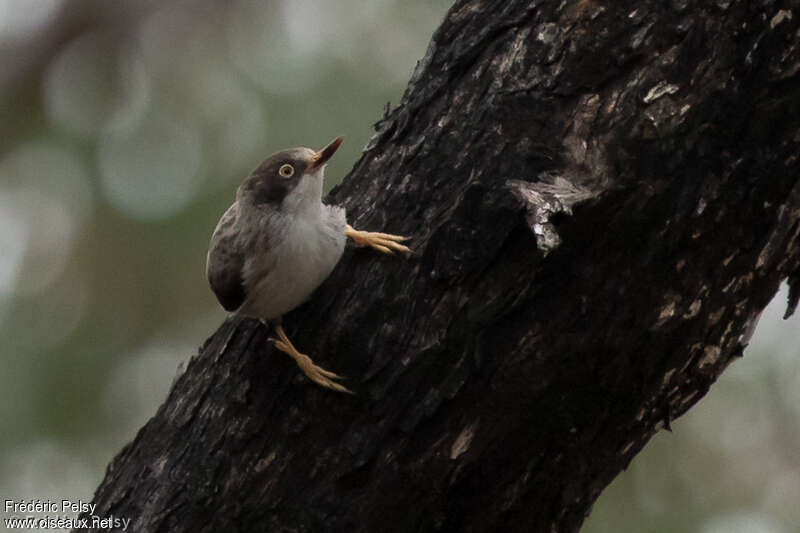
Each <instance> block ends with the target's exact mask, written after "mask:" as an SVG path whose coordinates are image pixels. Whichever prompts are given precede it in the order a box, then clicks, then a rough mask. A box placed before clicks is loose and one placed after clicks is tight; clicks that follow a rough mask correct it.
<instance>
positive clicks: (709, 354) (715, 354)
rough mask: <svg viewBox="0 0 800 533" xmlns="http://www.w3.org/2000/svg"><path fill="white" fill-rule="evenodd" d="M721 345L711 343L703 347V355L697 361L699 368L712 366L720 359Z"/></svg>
mask: <svg viewBox="0 0 800 533" xmlns="http://www.w3.org/2000/svg"><path fill="white" fill-rule="evenodd" d="M720 352H721V350H720V347H719V346H717V345H715V344H710V345H708V346H706V347H705V348H704V349H703V356H702V357H701V358H700V360H699V361H698V362H697V366H698V367H699V368H705V367H708V366H712V365H714V364H716V362H717V361H719V354H720Z"/></svg>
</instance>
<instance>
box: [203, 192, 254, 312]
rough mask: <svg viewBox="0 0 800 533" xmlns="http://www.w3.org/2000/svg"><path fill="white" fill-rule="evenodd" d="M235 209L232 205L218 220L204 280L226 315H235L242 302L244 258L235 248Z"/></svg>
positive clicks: (236, 210) (243, 292) (236, 216)
mask: <svg viewBox="0 0 800 533" xmlns="http://www.w3.org/2000/svg"><path fill="white" fill-rule="evenodd" d="M238 214H239V205H238V203H237V202H234V203H233V204H232V205H231V206H230V207H229V208H228V210H227V211H225V214H224V215H222V218H221V219H220V220H219V223H218V224H217V227H216V229H214V234H213V235H212V236H211V244H210V245H209V247H208V257H207V258H206V277H207V278H208V283H209V284H210V285H211V290H213V291H214V294H216V296H217V300H219V303H220V304H222V307H224V308H225V310H226V311H235V310H237V309H238V308H239V307H240V306H241V305H242V302H244V299H245V288H244V279H243V270H244V254H243V253H242V250H241V249H240V248H241V247H240V246H239V242H237V241H238V237H239V235H238V234H239V227H238V224H237V221H238Z"/></svg>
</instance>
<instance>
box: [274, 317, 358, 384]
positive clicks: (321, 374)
mask: <svg viewBox="0 0 800 533" xmlns="http://www.w3.org/2000/svg"><path fill="white" fill-rule="evenodd" d="M278 335H279V336H280V337H281V339H280V340H275V341H274V343H273V344H274V345H275V347H276V348H277V349H278V350H280V351H282V352H284V353H286V354H288V355H289V356H291V358H292V359H294V360H295V362H296V363H297V366H299V367H300V370H302V371H303V373H304V374H305V375H306V376H308V379H310V380H311V381H313V382H314V383H316V384H318V385H321V386H323V387H325V388H328V389H333V390H335V391H339V392H346V393H348V394H353V392H352V391H351V390H350V389H348V388H347V387H345V386H343V385H341V384H339V383H337V382H336V381H335V380H341V379H344V378H343V377H342V376H340V375H338V374H336V373H334V372H331V371H330V370H325V369H324V368H322V367H320V366H317V365H315V364H314V361H312V360H311V358H310V357H309V356H307V355H306V354H304V353H300V352H299V351H298V350H297V348H295V347H294V345H293V344H292V343H291V342H290V341H289V339H288V338H287V337H285V334H284V335H281V332H279V333H278Z"/></svg>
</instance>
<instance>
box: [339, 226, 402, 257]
mask: <svg viewBox="0 0 800 533" xmlns="http://www.w3.org/2000/svg"><path fill="white" fill-rule="evenodd" d="M344 234H345V235H347V236H348V237H350V238H351V239H353V240H354V241H355V242H356V243H358V244H360V245H362V246H371V247H373V248H375V249H376V250H378V251H381V252H383V253H385V254H393V253H394V252H395V251H398V252H411V249H410V248H409V247H408V246H404V245H402V244H400V243H401V242H402V241H405V240H408V237H402V236H400V235H392V234H390V233H377V232H373V231H360V230H357V229H354V228H353V226H351V225H350V224H348V225H347V227H346V228H345V230H344Z"/></svg>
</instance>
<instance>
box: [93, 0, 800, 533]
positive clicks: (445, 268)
mask: <svg viewBox="0 0 800 533" xmlns="http://www.w3.org/2000/svg"><path fill="white" fill-rule="evenodd" d="M624 4H625V3H602V2H594V1H588V0H585V1H578V2H531V1H525V2H522V1H509V0H497V1H493V0H470V1H461V2H457V4H456V5H455V6H454V7H453V8H452V9H451V10H450V12H449V13H448V15H447V17H446V20H445V21H444V22H443V24H442V25H441V27H440V28H439V29H438V30H437V32H436V33H435V34H434V36H433V40H432V42H431V44H430V47H429V49H428V52H427V54H426V55H425V57H424V59H423V60H422V61H421V62H420V64H419V65H418V68H417V69H416V71H415V73H414V75H413V77H412V79H411V81H410V83H409V86H408V89H407V91H406V93H405V95H404V97H403V100H402V102H401V104H400V105H399V106H398V107H397V108H396V109H394V110H393V111H391V112H390V113H388V114H387V116H385V117H384V119H383V120H381V121H380V122H379V124H378V125H377V134H376V136H375V138H374V139H373V142H371V144H370V146H369V147H368V149H367V150H366V151H365V152H364V154H363V157H362V158H361V159H360V160H359V161H358V163H357V164H356V166H355V168H354V169H353V171H352V172H351V174H350V175H349V176H348V177H347V178H346V179H345V181H344V182H343V184H342V185H341V186H340V187H338V188H337V189H336V190H334V191H333V192H332V194H331V196H330V201H332V202H336V203H340V204H342V205H344V206H346V208H347V209H348V213H349V217H348V218H349V220H350V222H351V223H352V224H353V225H354V226H356V227H359V228H363V229H369V230H387V231H391V232H394V233H403V234H407V235H410V236H412V237H413V241H412V245H413V247H414V249H415V251H416V253H415V254H414V255H413V256H411V257H410V258H408V259H405V260H404V259H402V258H399V257H384V256H381V255H380V254H376V253H372V252H370V251H367V250H361V249H349V250H348V251H347V252H346V254H345V257H344V258H343V260H342V262H341V263H340V265H339V266H338V267H337V269H336V270H335V272H334V273H333V275H332V276H331V277H330V278H329V280H328V281H327V282H326V283H325V284H324V285H323V286H322V287H321V288H320V289H319V290H318V291H317V292H316V293H315V295H314V297H313V298H312V300H311V301H309V302H308V303H307V304H306V305H304V306H302V307H301V308H300V309H298V310H296V311H295V312H293V313H292V314H290V315H289V316H287V317H286V319H285V324H286V326H287V330H288V332H289V334H290V335H291V336H292V338H293V339H295V341H296V344H297V345H298V346H299V347H300V348H301V349H303V350H304V351H306V352H307V353H310V354H312V355H313V356H314V357H315V360H316V361H317V362H318V363H319V364H321V365H322V366H324V367H325V368H329V369H332V370H334V371H336V372H340V373H342V374H344V375H346V376H349V377H350V378H351V379H350V380H349V381H348V383H347V384H348V386H351V387H352V388H354V389H355V390H356V391H357V394H356V395H354V396H347V395H342V394H336V393H332V392H330V391H327V390H324V389H322V388H320V387H317V386H314V385H312V384H310V383H309V382H308V381H307V380H306V379H305V378H304V377H302V375H301V374H300V373H299V371H298V369H297V367H296V366H295V365H294V363H293V362H292V361H291V360H290V359H289V358H288V357H286V356H285V355H284V354H282V353H280V352H277V351H276V350H274V349H273V348H272V347H271V346H270V344H269V343H268V331H267V330H266V329H265V328H264V327H263V326H261V325H260V324H259V323H257V322H254V321H246V320H245V321H242V320H238V319H236V320H228V321H226V322H225V323H224V324H223V325H222V326H221V327H220V329H219V330H218V331H217V332H216V333H215V334H214V335H213V336H212V337H211V338H210V339H209V340H208V341H207V342H206V344H205V345H204V346H203V347H202V348H201V350H200V352H199V354H198V355H197V356H196V357H194V358H192V359H191V361H190V362H189V364H188V366H187V368H186V371H185V373H183V375H181V376H180V377H179V378H178V379H177V380H176V382H175V384H174V386H173V388H172V391H171V392H170V394H169V398H168V399H167V401H166V403H165V404H164V405H162V406H161V408H160V409H159V410H158V412H157V414H156V415H155V416H154V417H153V418H152V419H151V420H150V421H149V422H148V423H147V425H146V426H145V427H144V428H142V429H141V431H140V432H139V434H138V435H137V437H136V439H135V440H134V441H133V442H132V443H131V444H129V445H128V446H126V447H125V448H124V449H123V450H122V452H121V453H120V454H119V455H118V456H117V458H116V459H114V461H113V462H112V463H111V464H110V466H109V468H108V472H107V475H106V478H105V480H104V481H103V482H102V484H101V486H100V487H99V489H98V491H97V494H96V496H95V502H96V503H97V504H98V510H97V511H96V513H95V514H100V515H112V514H113V515H115V516H123V517H129V518H132V519H133V528H134V530H135V531H137V532H156V531H192V532H202V531H246V532H252V531H365V532H366V531H370V532H371V531H438V530H441V531H577V530H578V529H579V528H580V525H581V523H582V521H583V519H584V517H585V516H586V515H587V513H588V512H589V511H590V509H591V505H592V503H593V502H594V501H595V499H596V498H597V496H598V494H599V493H600V491H601V490H603V488H604V487H605V486H606V485H607V484H608V483H609V482H610V481H611V480H612V479H613V478H614V477H615V476H616V475H617V474H619V473H620V471H621V470H623V469H624V468H625V467H626V465H627V464H628V463H629V462H630V460H631V459H632V457H633V456H634V455H635V454H636V453H637V452H638V451H639V450H640V449H641V448H642V446H644V444H645V443H646V442H647V441H648V439H649V438H650V437H651V436H652V435H653V434H654V433H655V432H657V431H659V430H660V429H662V428H665V427H666V428H669V424H670V421H671V420H673V419H674V418H675V417H677V416H679V415H680V414H682V413H683V412H685V411H686V410H687V409H688V408H689V407H690V406H691V405H693V404H694V403H695V402H697V400H698V399H700V398H701V397H702V396H703V395H704V394H705V393H706V392H707V391H708V388H709V386H710V385H711V383H713V382H714V380H715V379H716V378H717V377H718V376H719V375H720V373H721V372H722V371H723V370H724V369H725V367H726V366H727V365H728V364H729V363H730V362H731V360H732V359H734V358H736V357H739V356H741V355H742V353H743V349H744V348H745V346H746V345H747V341H748V339H749V335H750V334H751V332H752V329H753V328H754V326H755V324H756V322H757V319H758V316H759V313H760V311H761V310H762V309H763V308H764V306H765V305H766V304H767V303H768V302H769V300H770V299H771V297H772V296H773V295H774V294H775V292H776V290H777V288H778V285H779V283H780V282H781V280H783V279H786V278H787V277H788V278H789V280H790V283H795V282H796V281H797V280H798V276H799V275H800V274H798V273H800V238H799V237H798V234H799V232H800V182H799V179H798V176H799V175H800V174H799V173H798V170H799V169H798V159H797V155H798V143H799V142H800V92H799V91H798V81H799V78H798V74H797V73H798V69H800V53H799V52H798V41H800V39H799V38H798V21H800V9H798V8H800V2H797V1H794V2H785V3H779V2H771V1H760V2H748V1H725V2H722V1H719V2H715V3H713V4H712V3H707V2H696V1H689V0H673V1H672V2H663V1H655V0H653V1H644V2H637V3H635V7H634V8H632V7H625V6H624ZM797 286H798V285H794V289H796V288H797ZM796 294H797V291H796V290H793V297H792V298H793V299H795V300H796V296H794V295H796ZM794 303H795V302H792V303H791V305H790V307H793V306H794Z"/></svg>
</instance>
